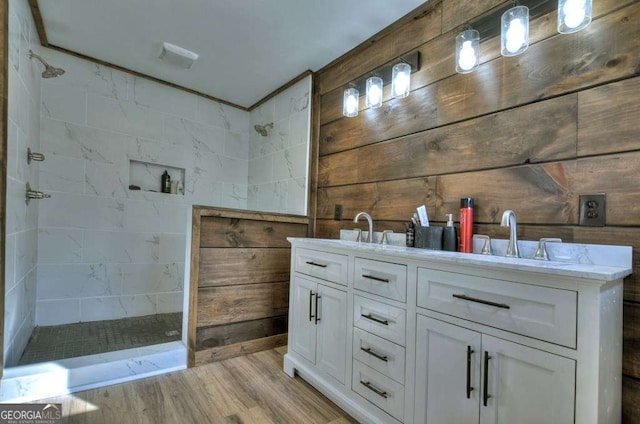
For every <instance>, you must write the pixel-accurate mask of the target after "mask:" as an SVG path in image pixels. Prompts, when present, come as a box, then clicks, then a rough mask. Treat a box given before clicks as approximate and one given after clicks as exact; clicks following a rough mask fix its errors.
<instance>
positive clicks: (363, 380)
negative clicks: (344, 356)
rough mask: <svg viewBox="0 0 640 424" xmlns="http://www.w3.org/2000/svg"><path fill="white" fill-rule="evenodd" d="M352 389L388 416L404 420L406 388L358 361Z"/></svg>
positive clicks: (355, 362) (354, 368) (354, 362)
mask: <svg viewBox="0 0 640 424" xmlns="http://www.w3.org/2000/svg"><path fill="white" fill-rule="evenodd" d="M351 389H352V390H353V391H354V392H356V393H358V394H359V395H360V396H362V397H363V398H365V399H367V400H368V401H369V402H371V403H373V404H374V405H375V406H377V407H378V408H380V409H382V410H383V411H385V412H386V413H387V414H389V415H391V416H393V417H395V418H397V419H398V420H400V421H402V419H403V418H404V386H403V385H402V384H400V383H398V382H396V381H393V380H392V379H390V378H389V377H387V376H385V375H383V374H380V373H379V372H378V371H376V370H374V369H373V368H370V367H368V366H366V365H365V364H363V363H361V362H359V361H356V360H354V361H353V381H352V382H351Z"/></svg>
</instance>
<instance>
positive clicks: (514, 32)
mask: <svg viewBox="0 0 640 424" xmlns="http://www.w3.org/2000/svg"><path fill="white" fill-rule="evenodd" d="M524 43H525V27H524V25H522V21H521V20H520V19H514V20H512V21H511V24H510V25H509V29H508V30H507V43H506V47H507V50H509V52H511V53H514V52H517V51H518V50H520V48H521V47H522V46H523V45H524Z"/></svg>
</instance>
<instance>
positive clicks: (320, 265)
mask: <svg viewBox="0 0 640 424" xmlns="http://www.w3.org/2000/svg"><path fill="white" fill-rule="evenodd" d="M307 265H312V266H319V267H320V268H326V267H327V266H326V265H325V264H319V263H317V262H313V261H307Z"/></svg>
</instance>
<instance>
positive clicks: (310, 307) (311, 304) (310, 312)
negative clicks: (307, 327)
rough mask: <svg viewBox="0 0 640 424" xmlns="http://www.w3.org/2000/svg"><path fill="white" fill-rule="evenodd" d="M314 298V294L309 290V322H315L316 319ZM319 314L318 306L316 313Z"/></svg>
mask: <svg viewBox="0 0 640 424" xmlns="http://www.w3.org/2000/svg"><path fill="white" fill-rule="evenodd" d="M313 296H314V293H313V292H312V291H311V290H309V321H313V318H314V317H315V315H313V309H312V307H313ZM317 312H318V307H317V306H316V313H317Z"/></svg>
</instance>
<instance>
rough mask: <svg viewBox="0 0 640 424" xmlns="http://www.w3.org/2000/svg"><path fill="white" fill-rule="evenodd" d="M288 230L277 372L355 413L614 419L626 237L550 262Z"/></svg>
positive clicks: (555, 422)
mask: <svg viewBox="0 0 640 424" xmlns="http://www.w3.org/2000/svg"><path fill="white" fill-rule="evenodd" d="M289 241H290V242H291V244H292V247H293V248H292V255H293V257H292V261H291V262H292V265H291V266H292V269H291V287H290V290H291V291H290V308H289V350H288V352H287V354H286V355H285V358H284V370H285V372H287V374H289V375H290V376H292V377H293V376H294V375H295V374H298V375H299V376H301V377H302V378H303V379H305V380H307V381H308V382H309V383H311V384H312V385H313V386H314V387H316V388H317V389H318V390H319V391H320V392H322V393H323V394H325V395H326V396H327V397H328V398H329V399H331V400H332V401H333V402H335V403H336V404H338V405H339V406H340V407H341V408H343V409H344V410H345V411H347V412H348V413H349V414H350V415H352V416H353V417H354V418H355V419H357V420H358V421H359V422H362V423H390V424H398V423H421V424H424V423H427V424H449V423H454V424H467V423H469V424H470V423H474V424H513V423H518V424H534V423H535V424H619V422H620V420H621V392H622V385H621V376H622V292H623V290H622V289H623V287H622V279H623V278H624V277H625V276H627V275H629V274H630V273H631V248H627V247H622V246H598V245H566V246H564V247H563V248H564V251H568V252H572V251H574V252H575V253H576V261H577V262H576V263H568V262H555V263H554V262H550V261H547V262H545V261H534V260H526V259H513V258H504V257H497V256H485V255H477V254H463V253H455V252H440V251H438V252H436V251H429V250H424V249H414V248H405V247H398V246H380V245H374V244H370V243H356V242H348V241H341V240H317V239H302V238H291V239H289ZM579 261H585V262H579Z"/></svg>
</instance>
